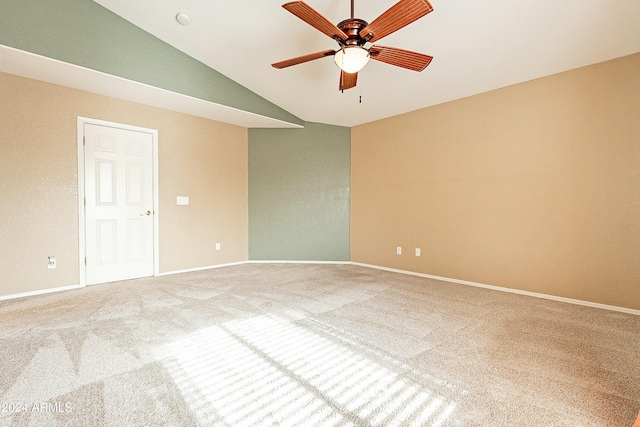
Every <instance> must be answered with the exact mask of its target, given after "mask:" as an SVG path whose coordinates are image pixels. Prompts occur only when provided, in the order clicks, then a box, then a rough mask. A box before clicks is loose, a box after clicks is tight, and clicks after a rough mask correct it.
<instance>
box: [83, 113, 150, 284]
mask: <svg viewBox="0 0 640 427" xmlns="http://www.w3.org/2000/svg"><path fill="white" fill-rule="evenodd" d="M84 144H85V147H84V156H85V159H84V165H85V171H84V178H85V185H84V193H85V198H86V200H85V215H84V217H85V248H86V249H85V250H86V283H87V284H88V285H92V284H95V283H105V282H113V281H116V280H126V279H133V278H138V277H146V276H153V272H154V266H153V258H154V257H153V255H154V247H153V242H154V238H153V232H154V224H153V215H154V211H153V209H154V201H153V176H154V174H153V136H152V134H150V133H146V132H140V131H134V130H128V129H120V128H116V127H111V126H103V125H96V124H89V123H85V124H84Z"/></svg>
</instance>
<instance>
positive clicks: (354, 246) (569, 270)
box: [351, 54, 640, 309]
mask: <svg viewBox="0 0 640 427" xmlns="http://www.w3.org/2000/svg"><path fill="white" fill-rule="evenodd" d="M425 78H428V75H426V76H425ZM351 170H352V180H351V183H352V201H351V259H352V261H356V262H362V263H367V264H375V265H379V266H385V267H391V268H398V269H404V270H410V271H415V272H420V273H427V274H432V275H438V276H444V277H448V278H453V279H459V280H468V281H474V282H479V283H484V284H490V285H496V286H503V287H509V288H515V289H519V290H526V291H532V292H539V293H543V294H551V295H555V296H561V297H568V298H575V299H579V300H585V301H591V302H597V303H602V304H611V305H615V306H620V307H627V308H633V309H640V54H636V55H632V56H629V57H624V58H619V59H617V60H614V61H610V62H606V63H602V64H596V65H593V66H589V67H586V68H581V69H578V70H573V71H569V72H566V73H562V74H557V75H554V76H550V77H546V78H542V79H538V80H534V81H531V82H527V83H523V84H519V85H515V86H511V87H507V88H504V89H500V90H496V91H492V92H488V93H485V94H480V95H477V96H473V97H470V98H465V99H461V100H458V101H454V102H450V103H446V104H442V105H439V106H435V107H431V108H427V109H424V110H420V111H415V112H412V113H408V114H404V115H401V116H397V117H393V118H390V119H386V120H381V121H378V122H374V123H370V124H366V125H362V126H358V127H355V128H353V129H352V166H351ZM396 246H402V247H403V249H404V252H403V254H402V255H400V256H398V255H396V254H395V251H396ZM416 247H420V248H421V249H422V256H421V257H419V258H418V257H415V256H414V248H416Z"/></svg>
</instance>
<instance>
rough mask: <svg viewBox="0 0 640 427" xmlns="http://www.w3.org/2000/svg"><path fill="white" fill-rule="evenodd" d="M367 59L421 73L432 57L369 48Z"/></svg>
mask: <svg viewBox="0 0 640 427" xmlns="http://www.w3.org/2000/svg"><path fill="white" fill-rule="evenodd" d="M369 57H370V58H371V59H374V60H376V61H380V62H386V63H387V64H391V65H395V66H397V67H402V68H406V69H408V70H413V71H422V70H424V69H425V68H427V65H429V64H430V63H431V60H432V59H433V56H429V55H425V54H424V53H418V52H412V51H410V50H404V49H398V48H395V47H386V46H371V48H370V49H369Z"/></svg>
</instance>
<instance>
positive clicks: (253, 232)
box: [248, 122, 351, 261]
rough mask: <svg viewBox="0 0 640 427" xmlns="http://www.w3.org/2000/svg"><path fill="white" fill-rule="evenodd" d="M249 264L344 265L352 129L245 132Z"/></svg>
mask: <svg viewBox="0 0 640 427" xmlns="http://www.w3.org/2000/svg"><path fill="white" fill-rule="evenodd" d="M248 170H249V259H250V260H305V261H306V260H313V261H349V209H350V207H349V205H350V186H351V129H349V128H346V127H341V126H332V125H323V124H317V123H308V122H307V123H305V127H304V128H303V129H249V165H248Z"/></svg>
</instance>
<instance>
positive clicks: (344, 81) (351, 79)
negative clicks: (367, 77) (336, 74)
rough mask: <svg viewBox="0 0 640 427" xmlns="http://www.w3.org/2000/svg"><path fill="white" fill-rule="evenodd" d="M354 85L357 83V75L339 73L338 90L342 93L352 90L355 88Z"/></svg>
mask: <svg viewBox="0 0 640 427" xmlns="http://www.w3.org/2000/svg"><path fill="white" fill-rule="evenodd" d="M356 83H358V73H345V72H344V71H340V87H339V88H338V89H339V90H341V91H344V90H347V89H351V88H354V87H356Z"/></svg>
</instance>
